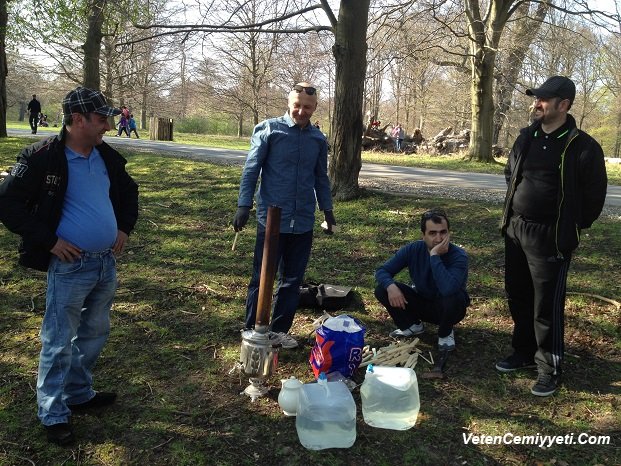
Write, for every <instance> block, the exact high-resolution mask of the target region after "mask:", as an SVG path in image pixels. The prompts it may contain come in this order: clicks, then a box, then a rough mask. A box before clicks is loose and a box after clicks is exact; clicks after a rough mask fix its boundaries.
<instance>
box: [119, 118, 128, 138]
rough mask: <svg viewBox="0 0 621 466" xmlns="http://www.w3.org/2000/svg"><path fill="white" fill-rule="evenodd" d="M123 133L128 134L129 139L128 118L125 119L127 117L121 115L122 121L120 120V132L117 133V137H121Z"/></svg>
mask: <svg viewBox="0 0 621 466" xmlns="http://www.w3.org/2000/svg"><path fill="white" fill-rule="evenodd" d="M122 132H125V134H127V137H129V130H128V129H127V118H125V115H123V114H121V119H120V120H119V132H118V133H117V136H120V135H121V133H122Z"/></svg>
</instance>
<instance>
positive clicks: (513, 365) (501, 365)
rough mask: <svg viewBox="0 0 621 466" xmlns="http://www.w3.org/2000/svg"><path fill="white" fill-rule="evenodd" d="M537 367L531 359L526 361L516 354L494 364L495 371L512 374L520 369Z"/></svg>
mask: <svg viewBox="0 0 621 466" xmlns="http://www.w3.org/2000/svg"><path fill="white" fill-rule="evenodd" d="M535 367H537V365H536V364H535V361H534V360H533V359H526V358H524V357H523V356H520V355H519V354H517V353H513V354H512V355H511V356H509V357H508V358H506V359H503V360H502V361H499V362H497V363H496V369H497V370H499V371H500V372H513V371H518V370H520V369H534V368H535Z"/></svg>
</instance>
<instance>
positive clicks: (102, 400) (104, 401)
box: [67, 392, 116, 411]
mask: <svg viewBox="0 0 621 466" xmlns="http://www.w3.org/2000/svg"><path fill="white" fill-rule="evenodd" d="M115 400H116V393H112V392H97V393H95V396H94V397H93V398H91V399H90V400H88V401H86V402H84V403H79V404H76V405H70V404H68V405H67V407H68V408H69V409H70V410H71V411H83V410H85V409H91V408H101V407H103V406H108V405H111V404H112V403H114V401H115Z"/></svg>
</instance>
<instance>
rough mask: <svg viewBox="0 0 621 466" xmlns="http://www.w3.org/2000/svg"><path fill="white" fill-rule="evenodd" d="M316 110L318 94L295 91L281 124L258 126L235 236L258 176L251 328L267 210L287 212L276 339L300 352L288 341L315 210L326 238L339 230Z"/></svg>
mask: <svg viewBox="0 0 621 466" xmlns="http://www.w3.org/2000/svg"><path fill="white" fill-rule="evenodd" d="M316 109H317V91H316V89H315V88H314V87H313V86H312V85H311V84H309V83H306V82H302V83H299V84H296V85H295V86H293V88H292V90H291V92H289V98H288V110H287V112H286V113H285V114H284V115H283V116H281V117H278V118H271V119H269V120H265V121H263V122H261V123H259V124H258V125H257V126H256V127H255V128H254V132H253V134H252V139H251V141H250V151H249V152H248V157H247V158H246V164H245V165H244V170H243V173H242V177H241V183H240V188H239V198H238V201H237V206H238V207H237V212H236V214H235V218H234V219H233V227H234V228H235V231H240V230H241V229H242V228H243V227H244V226H245V225H246V223H247V222H248V217H249V212H250V208H251V207H252V204H253V196H254V194H255V189H256V186H257V182H258V180H259V176H260V177H261V181H260V185H259V188H258V190H257V193H256V200H257V237H256V243H255V249H254V261H253V271H252V278H251V280H250V284H249V285H248V297H247V299H246V328H253V327H254V325H255V320H256V313H257V301H258V294H259V279H260V275H261V262H262V260H263V243H264V240H265V226H266V220H267V209H268V207H269V206H272V205H275V206H278V207H280V208H281V209H282V211H281V222H280V236H279V242H278V264H279V267H278V287H277V290H276V293H275V297H274V301H273V312H272V321H271V331H272V338H273V340H274V341H275V342H277V343H280V344H282V347H283V348H295V347H296V346H297V345H298V344H297V341H296V340H295V339H294V338H293V337H292V336H291V335H289V333H288V332H289V329H290V328H291V326H292V324H293V318H294V316H295V310H296V308H297V306H298V302H299V299H300V296H299V287H300V284H301V283H302V279H303V278H304V273H305V271H306V265H307V264H308V260H309V257H310V252H311V245H312V241H313V225H314V223H315V206H316V205H317V204H318V205H319V210H322V211H323V212H324V216H325V220H326V224H327V227H326V230H325V231H326V232H327V233H332V231H333V230H332V228H333V226H334V225H336V221H335V219H334V214H333V212H332V194H331V191H330V180H329V178H328V171H327V170H328V143H327V141H326V137H325V136H324V135H323V133H322V132H321V131H320V130H319V129H317V128H316V127H315V126H313V125H312V124H311V117H312V116H313V113H314V112H315V110H316Z"/></svg>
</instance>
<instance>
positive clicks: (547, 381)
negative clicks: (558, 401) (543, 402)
mask: <svg viewBox="0 0 621 466" xmlns="http://www.w3.org/2000/svg"><path fill="white" fill-rule="evenodd" d="M558 384H559V377H558V375H552V374H539V376H538V377H537V383H535V385H533V388H531V389H530V392H531V393H532V394H533V395H535V396H550V395H552V394H554V392H556V390H557V389H558Z"/></svg>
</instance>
